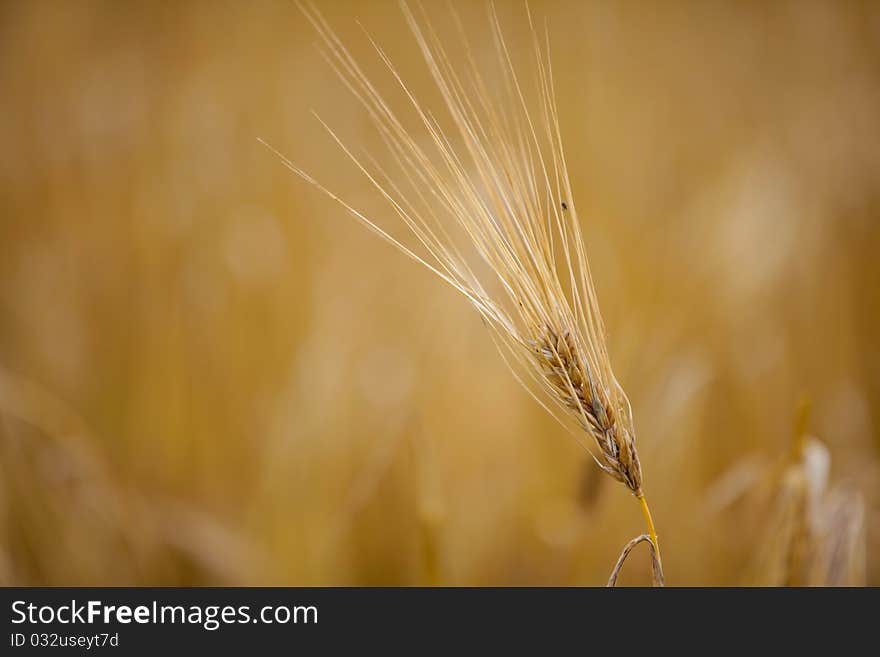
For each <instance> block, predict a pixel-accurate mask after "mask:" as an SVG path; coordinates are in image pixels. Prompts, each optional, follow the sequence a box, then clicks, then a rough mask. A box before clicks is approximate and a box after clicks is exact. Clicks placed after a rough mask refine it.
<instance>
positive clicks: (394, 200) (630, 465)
mask: <svg viewBox="0 0 880 657" xmlns="http://www.w3.org/2000/svg"><path fill="white" fill-rule="evenodd" d="M297 4H298V5H299V7H300V9H301V10H302V12H303V14H304V15H305V16H306V17H307V18H308V20H309V21H310V22H311V23H312V25H313V26H314V28H315V30H316V31H317V33H318V35H319V36H320V38H321V41H322V42H323V46H324V54H325V58H326V60H327V61H328V62H329V63H330V65H331V66H332V67H333V68H334V69H335V70H336V72H337V74H338V75H339V77H340V79H341V80H342V81H343V82H344V83H345V84H346V86H347V87H348V88H349V90H350V91H351V92H352V94H353V95H354V97H355V98H356V99H357V101H358V102H359V103H360V104H361V105H362V106H363V108H364V109H365V110H366V112H367V114H368V115H369V117H370V118H371V120H372V123H373V125H374V127H375V128H376V130H377V132H378V134H379V136H380V137H381V139H382V140H383V142H384V144H385V146H386V147H387V154H388V156H389V158H388V159H389V162H390V166H391V167H392V169H390V170H389V169H387V168H385V167H383V166H382V165H380V164H379V163H378V162H377V161H376V160H375V159H374V158H372V157H370V156H359V155H356V154H355V153H354V151H353V150H352V149H351V148H350V147H349V146H347V145H346V144H345V143H344V142H343V140H342V139H341V138H340V137H339V136H338V135H337V133H336V132H335V131H334V130H333V129H331V128H330V127H329V126H327V125H326V124H324V123H323V121H322V122H321V123H322V125H324V127H325V129H326V130H327V132H328V133H329V135H330V136H331V138H332V139H333V140H334V141H335V142H336V143H337V144H338V146H339V147H340V148H341V149H342V151H343V152H344V153H345V154H346V155H347V156H348V158H349V159H350V160H351V162H352V163H353V165H354V166H355V167H356V168H357V169H358V170H360V171H361V172H362V173H363V174H364V175H365V176H366V177H367V179H368V180H369V181H370V183H371V184H372V185H373V186H374V187H375V189H376V190H377V191H378V193H379V194H380V195H381V196H382V197H383V198H384V199H385V200H386V201H387V202H388V204H389V206H390V208H391V211H392V214H393V215H394V216H395V217H397V218H399V219H400V220H401V221H402V222H403V223H404V224H405V226H406V227H407V228H408V229H409V232H410V234H411V237H412V240H411V241H409V242H407V243H404V241H402V240H399V239H397V238H395V237H393V236H392V235H391V233H390V232H388V231H387V230H386V229H384V228H382V227H380V225H379V223H377V222H375V221H373V220H372V219H370V218H368V217H367V216H365V215H364V214H363V213H362V212H360V211H359V210H357V209H356V208H354V207H353V206H351V205H350V204H348V203H347V202H346V201H344V200H342V199H341V198H339V197H338V196H337V195H335V194H334V193H332V192H331V191H329V190H328V188H327V187H325V186H324V185H322V184H321V183H320V182H318V181H317V180H315V179H314V178H313V177H312V176H310V175H309V174H307V173H305V172H304V171H303V170H302V169H300V168H299V167H297V166H296V165H294V164H293V163H292V162H291V161H290V160H288V159H287V158H285V157H284V156H282V155H281V154H280V153H277V151H275V152H276V153H277V154H278V155H279V157H281V159H282V161H283V163H284V164H285V165H286V166H287V167H288V168H290V169H291V170H292V171H293V172H295V173H296V174H297V175H299V176H300V177H302V178H303V179H304V180H306V181H307V182H309V183H310V184H312V185H314V186H316V187H317V188H319V189H320V190H322V191H323V192H324V193H326V194H327V195H328V196H329V197H330V198H332V199H333V200H334V201H336V202H337V203H338V204H340V205H341V206H342V207H343V208H345V209H346V210H347V211H348V212H349V213H350V214H351V215H353V216H354V217H355V218H356V219H357V220H358V221H360V222H361V223H363V224H364V225H365V226H366V227H367V228H369V229H370V230H371V231H372V232H374V233H376V234H377V235H378V236H379V237H381V238H382V239H384V240H386V241H388V242H390V243H391V244H393V245H394V246H395V247H396V248H397V249H399V250H400V251H401V252H403V253H404V254H405V255H407V256H408V257H410V258H412V259H413V260H416V261H417V262H419V263H420V264H422V265H423V266H425V267H427V268H428V269H429V270H430V271H432V272H434V273H435V274H436V275H437V276H439V277H440V278H441V279H442V280H443V281H445V282H446V283H447V284H449V285H450V286H452V287H453V288H454V289H456V290H457V291H458V292H460V293H461V294H462V295H464V296H465V297H466V298H467V299H468V301H469V302H470V303H471V304H472V305H473V306H474V308H475V309H476V310H477V312H479V313H480V314H481V315H482V316H483V318H484V319H485V320H486V323H487V325H488V326H489V328H490V329H491V332H492V336H493V338H494V339H495V342H496V344H497V346H498V347H499V350H500V352H501V354H502V356H503V357H504V359H505V362H507V363H508V365H509V366H510V367H511V371H512V372H513V373H514V375H515V376H516V378H517V380H518V381H520V383H522V384H523V385H524V386H525V387H526V389H527V390H528V391H529V392H530V393H531V394H532V396H533V397H534V398H535V399H536V400H537V401H538V402H539V403H540V404H541V405H542V406H544V408H545V409H547V410H548V411H549V412H550V413H552V414H553V415H554V416H555V417H556V418H557V419H558V420H560V421H562V422H563V423H565V421H566V419H568V420H572V424H573V425H574V426H575V427H576V428H577V429H578V430H577V431H573V432H572V433H573V435H575V436H576V438H578V440H579V442H580V444H581V445H582V446H584V447H585V448H586V449H587V450H588V451H589V453H590V454H591V455H592V456H593V458H594V459H595V461H596V463H597V464H598V465H599V467H600V468H602V470H604V471H605V472H606V473H608V474H609V475H611V476H612V477H613V478H614V479H616V480H617V481H620V482H621V483H623V484H624V485H625V486H626V487H627V488H628V489H629V490H630V491H631V492H632V493H633V495H635V496H636V498H638V500H639V502H640V506H641V509H642V512H643V513H644V516H645V520H646V522H647V525H648V530H649V535H650V541H651V543H652V545H653V548H654V552H655V554H656V561H657V567H658V568H659V567H660V552H659V543H658V540H657V533H656V531H655V529H654V523H653V520H652V519H651V514H650V511H649V508H648V503H647V501H646V499H645V495H644V492H643V487H642V470H641V465H640V463H639V458H638V454H637V452H636V445H635V429H634V426H633V419H632V411H631V408H630V404H629V401H628V400H627V397H626V395H625V394H624V392H623V389H622V388H621V386H620V384H619V383H618V382H617V379H616V378H615V377H614V374H613V372H612V369H611V364H610V360H609V357H608V351H607V347H606V343H605V328H604V324H603V322H602V316H601V314H600V312H599V305H598V300H597V297H596V291H595V288H594V285H593V280H592V276H591V273H590V266H589V261H588V259H587V255H586V251H585V247H584V241H583V239H582V236H581V226H580V221H579V220H578V215H577V209H576V206H575V202H574V195H573V194H572V189H571V185H570V182H569V176H568V167H567V164H566V160H565V156H564V153H563V149H562V138H561V133H560V127H559V119H558V112H557V106H556V100H555V84H554V78H553V71H552V67H551V65H550V38H549V30H548V29H547V27H546V25H545V26H544V31H543V37H541V36H539V33H538V30H537V29H536V28H535V25H534V22H533V20H532V16H531V12H530V11H529V9H528V5H526V12H527V14H528V21H529V26H530V28H531V48H532V50H533V54H534V60H535V69H534V73H535V75H534V80H535V88H536V89H537V94H536V96H537V110H536V111H535V108H530V107H529V102H528V101H527V97H526V94H525V92H524V87H523V86H522V85H521V82H520V79H519V78H518V77H517V73H516V71H515V69H514V65H513V62H512V56H511V50H510V49H509V47H508V44H507V41H506V40H505V37H504V34H503V33H502V30H501V26H500V23H499V19H498V16H497V13H496V11H495V8H494V6H493V5H490V6H489V23H490V27H491V29H490V31H489V34H490V36H491V40H492V44H493V45H494V50H495V55H496V57H495V63H496V67H497V70H496V71H494V74H493V76H492V77H491V78H488V77H487V76H486V75H485V74H484V73H483V71H482V70H481V68H480V66H478V64H477V58H476V56H475V53H474V52H473V51H472V49H471V47H470V44H469V41H468V39H467V37H465V30H464V26H463V24H462V22H461V20H460V19H459V17H458V15H457V14H456V13H455V11H454V9H450V12H451V14H452V18H453V19H454V21H455V25H456V27H457V31H458V33H459V36H458V40H457V41H456V44H455V45H456V49H457V53H458V54H459V55H460V56H461V57H462V59H463V61H464V64H463V65H461V66H456V65H453V62H452V59H451V57H450V55H449V51H448V50H447V46H446V44H445V43H444V41H443V40H442V39H441V38H440V37H439V36H438V34H437V33H436V32H435V31H434V29H433V27H432V24H431V22H430V21H429V20H428V19H427V16H426V14H425V12H424V9H423V8H422V7H421V6H419V5H416V10H415V11H414V10H413V9H412V8H411V7H410V6H409V5H408V4H407V3H406V2H401V9H402V12H403V15H404V17H405V18H406V21H407V23H408V25H409V27H410V29H411V31H412V33H413V35H414V37H415V40H416V42H417V44H418V47H419V49H420V51H421V54H422V56H423V57H424V60H425V63H426V64H427V67H428V69H429V71H430V74H431V76H432V78H433V81H434V83H435V84H436V87H437V89H438V90H439V92H440V94H441V95H442V97H443V99H444V105H445V110H446V112H447V113H448V117H449V119H451V126H452V128H451V129H448V128H445V127H444V126H443V124H442V123H441V122H440V121H439V120H438V119H437V118H436V117H435V115H434V114H433V113H432V112H431V111H429V110H428V109H427V108H426V107H425V106H423V105H422V104H421V103H420V101H419V100H418V99H417V98H416V97H415V95H414V93H413V92H412V91H411V90H410V88H409V87H408V86H407V85H406V83H405V82H404V80H403V79H402V77H401V76H400V74H399V73H398V71H397V69H396V68H395V66H394V64H393V63H392V62H391V60H390V58H389V57H388V56H387V55H386V53H385V52H384V51H383V50H382V48H381V47H380V46H379V45H378V44H376V43H375V42H374V41H373V40H372V38H370V37H369V35H367V38H369V39H370V42H371V44H372V45H373V47H374V49H375V51H376V53H377V54H378V56H379V58H380V60H381V61H382V62H383V63H384V65H385V66H386V68H387V70H388V71H389V72H390V74H391V76H392V77H393V79H394V81H395V82H396V84H397V85H398V86H399V89H400V91H401V92H402V94H403V96H404V97H405V99H406V101H405V104H406V105H407V108H408V110H409V111H411V112H412V113H413V114H414V116H415V118H416V119H417V122H418V124H419V125H420V130H419V134H418V135H416V134H414V133H413V132H412V131H411V129H408V128H406V127H404V123H403V121H402V120H401V119H400V118H398V114H397V113H396V111H395V110H393V109H392V108H391V106H390V104H389V103H388V102H387V101H386V99H385V98H384V97H383V95H382V94H380V93H379V91H378V90H377V88H376V87H375V86H374V85H373V83H372V82H371V81H370V79H369V78H368V77H367V76H366V75H365V74H364V73H363V71H362V70H361V68H360V66H359V64H358V62H357V61H356V60H355V58H354V57H353V56H352V55H351V54H350V53H349V51H348V49H347V48H346V46H345V45H344V44H343V43H342V41H341V40H340V39H339V37H338V36H337V35H336V34H335V33H334V32H333V30H332V29H331V28H330V26H329V25H328V24H327V23H326V21H325V20H324V18H323V17H322V16H321V14H320V13H319V12H318V11H317V10H316V9H315V8H314V7H313V6H311V5H303V4H301V3H300V2H298V0H297ZM417 13H418V18H417ZM490 81H491V82H492V83H493V84H494V86H492V85H490ZM407 108H404V109H407ZM319 120H320V119H319ZM264 143H265V142H264ZM270 148H271V147H270ZM273 151H274V149H273ZM486 265H488V267H486ZM477 270H480V271H485V270H488V271H489V272H491V273H490V274H488V275H486V274H482V273H481V274H479V275H478V274H477V273H476V271H477ZM489 290H491V292H490V291H489ZM584 437H587V438H588V440H583V438H584ZM660 579H661V581H662V575H661V577H660Z"/></svg>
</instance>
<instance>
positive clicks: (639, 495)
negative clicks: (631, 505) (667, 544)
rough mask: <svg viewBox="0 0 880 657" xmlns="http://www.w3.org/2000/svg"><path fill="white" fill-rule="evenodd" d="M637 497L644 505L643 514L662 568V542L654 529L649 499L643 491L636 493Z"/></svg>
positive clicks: (642, 505)
mask: <svg viewBox="0 0 880 657" xmlns="http://www.w3.org/2000/svg"><path fill="white" fill-rule="evenodd" d="M636 497H637V498H638V500H639V504H640V505H641V507H642V514H643V515H644V516H645V522H646V523H648V534H649V535H650V537H651V542H652V543H653V544H654V550H656V552H657V563H658V564H659V565H660V566H661V568H662V565H663V562H662V561H661V560H660V542H659V541H658V540H657V530H656V529H654V519H653V518H652V517H651V509H650V507H649V506H648V500H647V498H646V497H645V494H644V493H643V492H641V491H639V492H638V493H637V494H636Z"/></svg>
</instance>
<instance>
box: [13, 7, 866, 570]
mask: <svg viewBox="0 0 880 657" xmlns="http://www.w3.org/2000/svg"><path fill="white" fill-rule="evenodd" d="M459 5H460V6H459V10H460V12H461V15H462V19H463V21H464V23H465V25H466V27H467V29H468V31H469V33H470V35H471V39H472V42H473V44H474V48H475V49H476V50H477V52H478V53H480V54H481V55H483V54H485V55H486V56H488V55H489V53H490V50H491V40H490V39H489V38H486V39H481V35H483V34H486V35H488V34H489V32H488V30H489V23H488V20H487V17H486V7H485V6H484V5H483V4H482V3H480V2H462V3H459ZM497 5H498V12H499V15H500V18H501V22H502V25H503V26H504V28H505V30H506V31H507V30H509V34H510V39H511V43H512V44H513V46H514V49H515V50H516V51H517V52H519V51H520V50H522V49H523V48H524V47H525V46H526V45H527V44H528V41H526V40H525V38H526V36H527V35H526V33H525V31H524V30H525V25H526V23H525V13H524V10H523V5H522V3H520V2H519V1H516V2H498V3H497ZM318 6H319V8H320V9H321V11H322V12H323V13H324V14H325V16H326V17H327V19H328V21H329V22H330V23H331V24H332V25H333V26H334V28H335V29H336V30H337V31H338V32H339V34H340V35H341V36H342V38H343V39H344V40H345V42H346V43H347V44H349V45H350V46H351V50H352V52H353V53H354V54H355V55H356V56H357V58H358V60H359V61H361V62H362V65H363V67H364V69H365V70H366V71H367V72H368V73H370V75H371V76H372V77H375V78H376V79H377V80H379V81H381V82H380V84H381V85H383V88H386V87H388V88H390V87H389V86H388V80H387V77H388V76H387V73H385V72H384V71H383V69H382V65H381V63H380V62H379V61H378V60H377V59H376V57H375V54H374V53H372V52H371V49H370V46H369V42H368V40H367V38H366V37H365V35H364V34H363V32H362V31H361V30H360V28H359V27H358V26H357V24H356V21H360V22H361V23H362V24H363V25H364V27H365V28H366V29H367V30H368V31H369V32H370V33H371V34H372V35H373V36H374V37H375V38H376V39H377V41H378V42H379V43H381V44H382V45H383V47H385V48H386V49H387V51H388V53H389V55H390V56H391V58H392V59H393V60H394V61H395V62H396V63H397V64H398V65H399V66H400V68H401V70H402V72H403V74H404V76H405V77H406V79H407V80H408V81H409V82H410V84H411V86H412V87H413V88H414V90H415V91H416V92H417V93H419V94H424V96H425V98H426V99H427V100H428V101H430V100H431V98H432V96H431V94H432V93H433V92H431V90H430V81H429V77H428V74H427V70H426V69H425V67H424V64H423V63H422V61H421V58H420V56H419V55H418V52H417V48H416V45H415V42H414V41H413V39H412V37H411V35H410V34H409V32H408V30H407V28H406V25H405V22H404V20H403V17H402V15H401V13H400V11H399V9H398V7H397V5H396V4H395V3H393V2H372V1H371V2H355V1H351V2H335V1H334V2H320V3H318ZM427 7H428V10H429V13H430V14H431V15H432V16H435V17H436V19H437V25H438V30H440V32H441V34H443V33H448V31H447V30H448V25H449V21H448V12H446V10H445V8H444V5H443V4H442V3H432V2H429V3H427ZM531 7H532V11H533V12H534V14H535V15H536V17H537V18H538V20H541V21H543V20H544V19H546V20H547V21H548V24H549V30H550V34H551V38H552V43H553V65H554V72H555V75H556V77H557V83H558V102H559V105H560V114H561V123H562V130H563V135H564V141H565V145H566V151H567V156H568V160H569V166H570V169H571V176H572V184H573V187H574V189H575V192H576V195H577V196H576V198H577V203H578V210H579V215H580V216H581V217H582V219H583V221H584V225H585V233H586V240H587V250H588V253H589V256H590V258H591V260H592V268H593V274H594V277H595V279H596V285H597V288H598V292H599V298H600V303H601V307H602V310H603V313H604V316H605V321H606V325H607V329H608V334H609V338H608V339H609V346H610V350H611V355H612V362H613V363H614V367H615V371H616V374H617V376H618V378H619V379H620V381H621V383H622V384H623V386H624V388H625V389H626V390H627V392H628V394H629V397H630V399H631V401H632V405H633V408H634V413H635V419H636V427H637V431H638V444H639V446H640V454H641V461H642V465H643V469H644V473H645V486H646V490H647V492H648V496H649V499H650V500H651V505H652V507H653V510H654V516H655V520H656V522H657V525H658V530H659V533H660V538H661V543H662V546H663V556H664V566H665V569H666V579H667V582H668V583H669V584H678V585H704V584H705V585H731V584H754V583H757V584H786V583H789V584H791V583H818V584H825V583H843V584H863V583H869V584H874V585H878V584H880V560H878V559H877V558H876V556H877V547H878V544H880V431H878V421H880V347H878V336H880V262H878V253H880V251H878V249H880V120H878V117H880V4H878V3H875V2H865V3H856V2H794V1H792V2H772V3H741V2H727V3H725V2H696V1H695V2H669V3H654V2H598V1H597V2H586V1H584V2H574V1H567V2H566V1H553V2H541V1H539V0H532V2H531ZM316 42H317V38H316V36H315V34H314V33H313V31H312V29H311V28H310V26H309V25H308V24H307V23H306V21H305V20H304V19H303V18H302V16H301V15H300V14H299V12H298V11H297V9H296V7H295V5H294V4H293V3H291V2H288V1H287V0H278V1H265V2H253V3H244V2H223V1H204V2H197V1H191V2H179V3H171V2H126V3H118V2H111V1H109V0H108V1H106V2H98V1H91V0H82V1H68V2H60V1H59V2H53V1H42V0H37V1H33V2H25V1H21V2H3V3H2V5H0V89H2V98H3V100H2V119H0V146H2V148H0V583H2V584H4V585H16V584H17V585H37V584H55V585H62V584H93V585H107V584H154V585H207V584H217V585H223V584H265V585H325V584H326V585H329V584H350V585H377V584H383V585H411V584H432V583H434V584H436V583H439V584H447V585H488V584H493V585H508V584H518V585H559V584H564V585H602V584H604V583H605V581H606V579H607V577H608V574H609V572H610V570H611V567H612V565H613V564H614V561H615V560H616V558H617V556H618V554H619V552H620V549H621V548H622V546H623V545H624V544H625V543H626V542H627V541H628V540H629V539H630V538H632V537H633V536H635V535H637V534H639V533H642V532H643V531H644V530H643V526H642V519H641V515H640V512H639V509H638V505H637V504H636V503H635V502H634V501H633V499H632V497H631V495H630V494H629V493H628V492H627V491H626V490H625V488H624V487H623V486H620V485H618V484H616V483H615V482H613V481H612V480H611V479H610V478H609V477H607V476H604V475H601V473H600V472H599V471H598V469H597V468H596V467H595V466H594V465H593V464H592V463H590V462H588V459H587V458H586V456H585V454H584V453H583V451H581V450H580V449H579V448H578V447H577V445H576V444H575V443H574V441H572V440H571V439H570V437H569V436H568V435H567V434H566V433H565V432H564V431H563V430H562V429H561V428H560V427H559V426H558V425H557V424H556V423H555V422H554V421H553V420H552V419H551V418H550V417H549V416H547V415H546V413H545V412H544V411H543V410H542V409H541V408H540V407H538V406H537V405H536V404H535V403H534V402H532V401H531V400H530V398H529V397H528V395H527V394H526V393H525V392H524V391H523V390H522V389H520V388H519V387H518V385H517V383H516V382H515V380H514V379H513V377H511V376H510V374H509V372H508V371H507V369H506V368H505V366H504V364H503V362H502V360H501V359H500V358H499V357H498V355H497V353H496V352H495V349H494V347H493V345H492V341H491V339H490V337H489V335H488V333H487V332H486V331H485V330H484V328H483V326H482V323H481V321H480V319H479V318H478V316H477V315H476V313H475V312H473V310H472V309H471V308H470V307H469V306H468V305H467V304H466V303H465V302H464V301H463V300H462V299H460V298H459V297H458V296H457V295H456V294H455V293H454V292H453V291H450V290H448V289H447V288H446V287H444V286H443V285H442V284H440V283H439V282H438V281H437V280H435V279H434V278H433V277H432V275H431V274H430V273H428V272H426V271H423V270H422V269H420V268H418V267H417V266H416V265H414V264H413V263H411V262H410V261H408V260H406V259H405V258H403V257H402V256H400V255H399V254H397V253H395V252H394V251H393V250H392V249H391V248H390V247H389V246H387V245H386V244H384V243H382V242H380V241H379V240H377V239H375V237H373V236H371V235H370V234H369V233H368V232H367V231H366V230H364V229H363V228H362V227H360V226H359V225H357V224H356V222H355V221H353V220H352V219H351V218H350V217H348V216H346V215H344V213H343V212H342V211H340V210H339V209H338V208H337V207H336V206H334V205H333V204H332V203H331V202H330V201H329V200H327V199H326V198H325V197H323V196H322V195H321V194H320V193H319V192H316V191H314V190H313V189H311V188H309V187H308V186H307V185H305V184H304V183H302V182H301V181H300V180H298V179H297V178H295V177H294V176H293V175H292V174H290V173H289V172H288V171H287V170H285V169H284V168H283V167H282V166H281V165H280V163H279V161H278V159H277V157H275V156H274V155H273V154H272V153H271V152H269V151H268V150H267V149H266V148H265V147H263V146H262V145H260V144H259V143H258V142H257V137H262V138H263V139H265V140H266V141H268V142H269V143H271V144H272V145H273V146H275V147H276V148H278V149H279V150H280V151H281V152H283V153H284V154H285V155H287V156H288V157H290V158H291V159H293V160H295V161H296V162H297V164H299V165H301V166H303V167H304V168H306V169H307V170H308V171H310V172H312V173H314V174H315V176H316V177H317V178H319V179H320V180H322V181H323V182H326V183H327V184H328V185H329V186H330V187H332V188H333V189H334V191H337V192H338V193H340V195H342V196H343V197H344V198H346V199H347V200H349V201H350V202H352V203H353V204H354V205H356V206H357V207H359V208H363V209H365V210H366V211H367V212H368V213H370V214H374V215H375V214H377V212H381V211H382V208H383V206H382V204H381V199H379V198H377V197H376V194H375V193H373V192H371V190H370V188H369V186H368V184H367V183H366V181H365V180H364V179H363V178H362V177H361V176H360V174H358V172H357V171H356V170H354V169H353V167H352V166H350V165H349V164H348V163H347V161H346V160H345V158H344V155H343V154H342V153H341V152H340V151H339V150H338V148H336V147H335V146H334V144H333V143H332V141H331V140H330V139H329V138H328V137H327V136H326V134H325V133H323V132H322V130H321V129H320V126H319V124H318V123H317V122H316V121H315V119H314V118H313V117H312V116H311V111H312V110H315V111H317V112H318V113H319V114H320V115H321V116H322V118H324V119H325V120H326V121H327V122H328V123H330V124H331V125H333V126H335V127H338V128H340V131H341V133H342V136H343V137H344V138H345V140H346V142H347V143H351V144H353V145H355V146H357V147H365V148H368V149H369V148H371V147H372V146H374V145H376V144H378V143H379V142H378V140H377V139H376V136H375V134H374V132H373V131H372V129H371V128H370V125H369V122H368V119H367V117H366V116H365V114H364V112H363V111H362V110H361V109H360V108H359V106H357V104H356V103H355V102H354V101H353V100H352V98H351V96H350V95H349V93H348V92H347V90H346V89H345V88H344V87H343V85H341V84H340V83H339V82H338V81H337V80H336V78H335V76H334V74H333V73H332V71H331V70H330V68H329V67H328V66H327V64H326V63H325V62H324V60H323V59H322V58H321V56H320V53H319V50H318V48H317V47H316ZM437 108H438V111H439V106H437ZM379 216H381V214H380V215H379ZM806 405H808V406H810V407H811V409H812V411H811V413H809V414H808V413H807V412H806V411H803V408H805V406H806ZM799 409H801V410H799ZM643 549H644V547H641V548H638V549H637V550H636V551H634V552H633V554H632V555H631V556H630V559H629V561H628V563H627V565H626V567H625V569H624V572H623V575H622V576H621V580H620V581H621V583H622V584H647V583H648V582H649V581H650V570H649V560H648V557H647V554H646V553H643V552H642V551H641V550H643Z"/></svg>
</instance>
